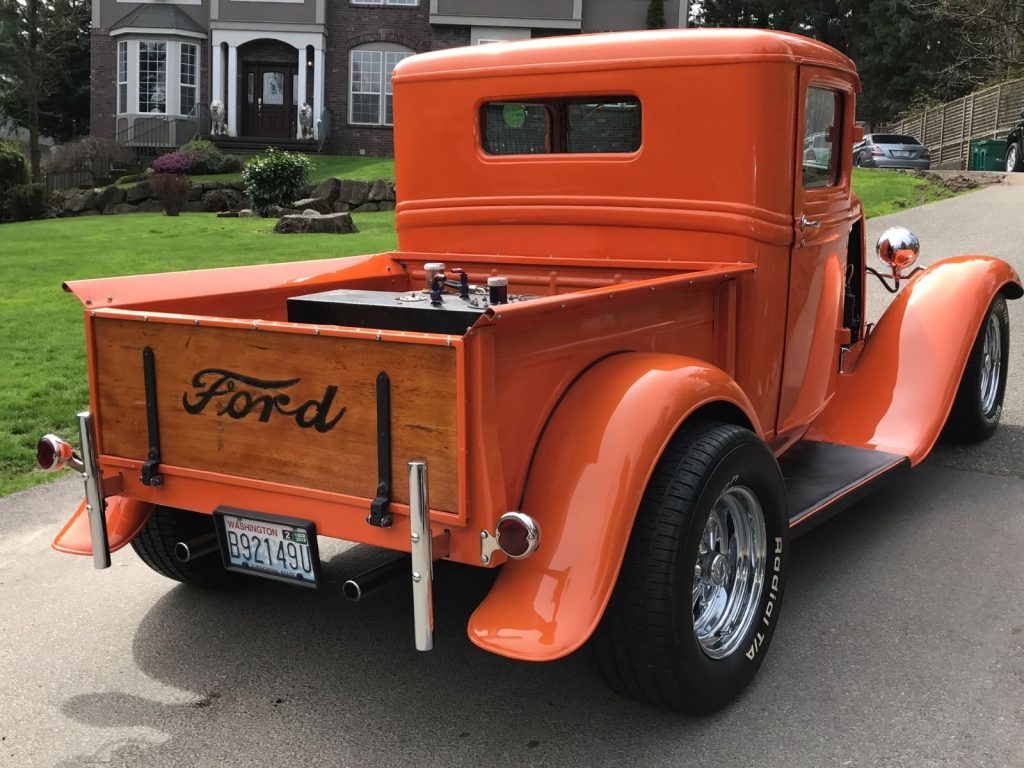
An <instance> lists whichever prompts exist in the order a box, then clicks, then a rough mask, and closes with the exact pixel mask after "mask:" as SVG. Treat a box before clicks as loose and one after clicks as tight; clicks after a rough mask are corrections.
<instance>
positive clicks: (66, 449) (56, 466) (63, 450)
mask: <svg viewBox="0 0 1024 768" xmlns="http://www.w3.org/2000/svg"><path fill="white" fill-rule="evenodd" d="M36 463H37V464H38V465H39V467H40V469H42V470H43V471H45V472H58V471H60V470H62V469H64V468H65V467H67V466H68V465H69V464H70V465H71V466H72V467H74V468H75V469H79V470H80V469H82V466H83V465H82V460H81V459H79V458H78V456H76V455H75V449H74V448H72V447H71V443H69V442H68V441H67V440H64V439H63V438H61V437H57V435H43V436H42V437H41V438H39V442H38V443H36Z"/></svg>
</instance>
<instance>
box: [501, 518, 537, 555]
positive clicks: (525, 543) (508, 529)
mask: <svg viewBox="0 0 1024 768" xmlns="http://www.w3.org/2000/svg"><path fill="white" fill-rule="evenodd" d="M494 532H495V538H496V539H497V540H498V546H499V547H500V548H501V551H502V552H504V553H505V554H506V555H508V556H509V557H511V558H512V559H514V560H518V559H519V558H522V557H526V556H527V555H529V554H531V553H532V552H533V551H534V550H535V549H537V544H539V543H540V528H539V527H538V526H537V523H536V522H535V521H534V519H533V518H532V517H530V516H528V515H524V514H523V513H522V512H506V513H505V514H504V515H502V516H501V517H500V518H499V519H498V525H497V527H496V528H495V531H494Z"/></svg>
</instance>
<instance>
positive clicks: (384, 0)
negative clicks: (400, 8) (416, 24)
mask: <svg viewBox="0 0 1024 768" xmlns="http://www.w3.org/2000/svg"><path fill="white" fill-rule="evenodd" d="M419 4H420V0H352V5H405V6H416V5H419Z"/></svg>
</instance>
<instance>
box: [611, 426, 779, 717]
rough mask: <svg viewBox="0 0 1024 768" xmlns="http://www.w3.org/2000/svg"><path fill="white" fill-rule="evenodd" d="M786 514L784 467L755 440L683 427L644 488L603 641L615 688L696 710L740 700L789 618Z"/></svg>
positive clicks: (734, 431)
mask: <svg viewBox="0 0 1024 768" xmlns="http://www.w3.org/2000/svg"><path fill="white" fill-rule="evenodd" d="M787 509H788V506H787V501H786V493H785V487H784V482H783V479H782V473H781V472H780V470H779V465H778V463H777V462H776V461H775V458H774V456H772V453H771V451H770V450H769V449H768V447H767V446H766V445H765V444H764V443H763V442H762V441H761V440H760V439H758V437H757V436H756V435H754V434H753V433H752V432H750V431H749V430H746V429H743V428H741V427H737V426H734V425H732V424H721V423H713V422H695V423H692V424H687V425H684V427H683V428H682V429H681V430H680V431H679V433H677V434H676V436H675V437H673V439H672V440H671V441H670V443H669V445H668V448H666V450H665V453H664V455H663V456H662V458H661V459H660V460H659V462H658V464H657V466H656V467H655V470H654V473H653V474H652V476H651V479H650V481H649V483H648V486H647V489H646V490H645V492H644V496H643V500H642V501H641V504H640V509H639V511H638V513H637V519H636V522H635V523H634V526H633V531H632V533H631V535H630V540H629V544H628V546H627V550H626V556H625V558H624V560H623V564H622V570H621V571H620V573H619V578H618V581H617V583H616V585H615V589H614V592H613V594H612V598H611V600H610V602H609V604H608V608H607V610H606V611H605V615H604V617H603V619H602V622H601V626H600V628H599V630H598V632H597V634H596V636H595V644H594V649H595V651H596V653H597V657H598V665H599V667H600V669H601V672H602V674H603V676H604V678H605V680H606V681H607V682H608V684H609V685H610V687H611V688H612V689H614V690H615V691H617V692H619V693H621V694H623V695H627V696H631V697H633V698H636V699H638V700H640V701H643V702H645V703H648V704H652V705H655V706H667V707H671V708H673V709H678V710H682V711H686V712H691V713H695V714H701V713H707V712H712V711H714V710H716V709H719V708H721V707H722V706H724V705H725V704H727V703H729V702H730V701H732V700H733V699H734V698H735V697H736V696H737V695H739V693H740V692H741V691H742V690H743V689H744V688H745V687H746V686H747V684H748V683H749V682H750V680H751V679H752V678H753V676H754V674H755V673H756V672H757V669H758V667H760V665H761V662H762V660H763V659H764V656H765V653H766V652H767V650H768V645H769V643H770V642H771V638H772V633H773V632H774V631H775V626H776V624H777V623H778V620H779V611H780V607H781V600H782V591H783V587H784V584H785V579H786V569H787V565H788V559H789V551H788V519H787V515H788V513H787Z"/></svg>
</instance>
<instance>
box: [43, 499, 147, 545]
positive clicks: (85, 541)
mask: <svg viewBox="0 0 1024 768" xmlns="http://www.w3.org/2000/svg"><path fill="white" fill-rule="evenodd" d="M152 511H153V505H152V504H150V503H149V502H145V501H138V500H137V499H126V498H124V497H123V496H111V497H110V498H108V499H107V538H108V540H109V541H110V551H111V552H116V551H117V550H119V549H121V547H123V546H124V545H125V544H127V543H128V542H129V541H131V540H132V539H134V538H135V535H136V534H137V533H138V532H139V531H141V530H142V526H144V525H145V524H146V521H147V520H149V515H150V513H151V512H152ZM53 548H54V549H56V550H57V551H58V552H66V553H67V554H69V555H90V556H91V555H92V538H91V536H90V535H89V515H88V513H87V512H86V502H85V500H84V499H83V501H82V503H81V504H79V505H78V509H77V510H75V514H74V515H72V517H71V519H70V520H68V522H67V523H66V524H65V525H64V527H63V528H61V530H60V533H58V534H57V538H55V539H54V540H53Z"/></svg>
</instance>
